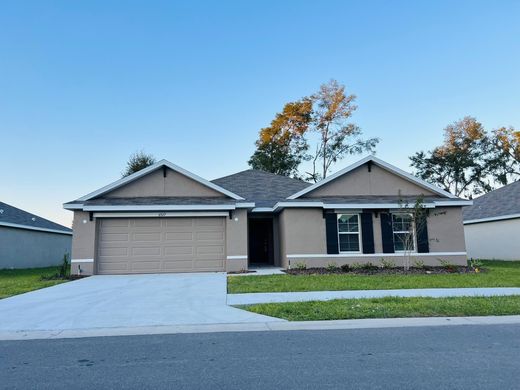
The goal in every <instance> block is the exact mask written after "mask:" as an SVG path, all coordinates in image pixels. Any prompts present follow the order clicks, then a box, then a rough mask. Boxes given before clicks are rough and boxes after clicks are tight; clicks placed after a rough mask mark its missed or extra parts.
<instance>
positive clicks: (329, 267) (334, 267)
mask: <svg viewBox="0 0 520 390" xmlns="http://www.w3.org/2000/svg"><path fill="white" fill-rule="evenodd" d="M326 268H327V271H329V272H334V271H337V270H338V265H337V264H336V263H329V264H327V267H326Z"/></svg>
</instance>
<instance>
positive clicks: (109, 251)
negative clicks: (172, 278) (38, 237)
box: [96, 217, 225, 275]
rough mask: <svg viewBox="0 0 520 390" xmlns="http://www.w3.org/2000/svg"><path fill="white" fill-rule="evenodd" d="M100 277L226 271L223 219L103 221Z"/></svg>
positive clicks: (122, 219)
mask: <svg viewBox="0 0 520 390" xmlns="http://www.w3.org/2000/svg"><path fill="white" fill-rule="evenodd" d="M98 230H99V233H98V253H97V259H96V263H97V273H98V274H105V275H106V274H139V273H171V272H203V271H224V269H225V264H224V259H225V256H224V255H225V218H223V217H207V218H205V217H198V218H114V219H104V218H100V219H99V225H98Z"/></svg>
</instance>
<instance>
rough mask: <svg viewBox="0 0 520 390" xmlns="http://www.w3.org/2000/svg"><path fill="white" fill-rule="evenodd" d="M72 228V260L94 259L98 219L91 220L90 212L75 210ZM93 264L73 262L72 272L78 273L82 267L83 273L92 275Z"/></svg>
mask: <svg viewBox="0 0 520 390" xmlns="http://www.w3.org/2000/svg"><path fill="white" fill-rule="evenodd" d="M72 229H73V232H74V233H73V235H72V254H71V260H72V261H74V260H76V261H77V260H82V261H87V260H93V259H94V257H95V252H96V221H95V220H94V221H90V220H89V213H88V212H85V211H74V218H73V220H72ZM93 266H94V263H92V262H90V263H89V262H81V263H75V262H71V272H72V273H73V274H75V275H77V274H78V273H79V270H80V269H81V274H82V275H92V274H93V271H94V269H93Z"/></svg>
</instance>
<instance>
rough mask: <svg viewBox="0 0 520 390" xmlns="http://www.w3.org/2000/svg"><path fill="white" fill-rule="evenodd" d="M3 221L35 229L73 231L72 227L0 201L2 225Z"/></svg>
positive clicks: (0, 221) (0, 222)
mask: <svg viewBox="0 0 520 390" xmlns="http://www.w3.org/2000/svg"><path fill="white" fill-rule="evenodd" d="M2 223H6V224H15V225H23V226H26V227H28V228H33V229H51V230H59V231H63V232H66V233H72V229H69V228H68V227H65V226H62V225H60V224H57V223H54V222H52V221H49V220H48V219H45V218H42V217H39V216H37V215H35V214H31V213H28V212H27V211H23V210H21V209H19V208H16V207H14V206H11V205H8V204H7V203H4V202H0V225H1V224H2Z"/></svg>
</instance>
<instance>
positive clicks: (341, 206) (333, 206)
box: [323, 203, 435, 209]
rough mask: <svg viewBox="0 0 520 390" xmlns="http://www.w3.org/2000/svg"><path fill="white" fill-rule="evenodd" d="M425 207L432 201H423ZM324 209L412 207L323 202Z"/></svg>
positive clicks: (396, 204) (430, 205)
mask: <svg viewBox="0 0 520 390" xmlns="http://www.w3.org/2000/svg"><path fill="white" fill-rule="evenodd" d="M423 207H424V208H425V209H433V208H435V205H434V204H433V203H423ZM323 208H324V209H411V208H413V207H403V206H402V205H400V204H399V203H356V204H352V203H351V204H343V203H337V204H325V205H323Z"/></svg>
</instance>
